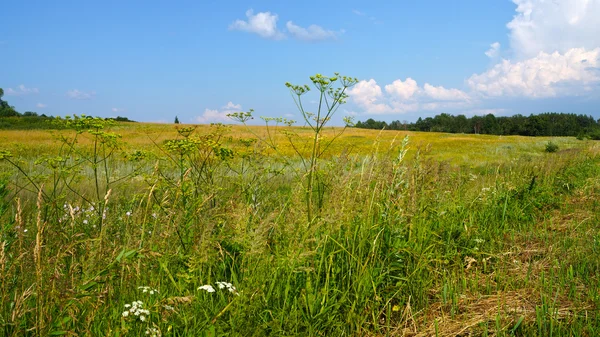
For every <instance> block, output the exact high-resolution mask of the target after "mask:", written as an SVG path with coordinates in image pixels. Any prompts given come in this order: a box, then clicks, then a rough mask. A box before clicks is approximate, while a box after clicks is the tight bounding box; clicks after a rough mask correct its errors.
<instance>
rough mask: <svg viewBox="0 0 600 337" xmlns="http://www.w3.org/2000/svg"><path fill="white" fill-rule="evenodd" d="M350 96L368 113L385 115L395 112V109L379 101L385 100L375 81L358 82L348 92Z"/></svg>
mask: <svg viewBox="0 0 600 337" xmlns="http://www.w3.org/2000/svg"><path fill="white" fill-rule="evenodd" d="M348 95H350V97H351V98H352V100H353V101H354V102H355V103H356V104H357V105H358V106H360V107H361V108H363V109H365V112H367V113H372V114H383V113H390V112H393V111H392V110H393V109H392V108H391V107H390V106H389V105H386V104H383V103H379V102H378V100H380V99H381V98H383V93H382V92H381V87H380V86H379V85H378V84H377V82H376V81H375V80H374V79H370V80H368V81H365V80H362V81H360V82H358V83H357V84H356V85H355V86H354V87H352V88H351V89H350V90H348Z"/></svg>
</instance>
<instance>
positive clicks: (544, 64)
mask: <svg viewBox="0 0 600 337" xmlns="http://www.w3.org/2000/svg"><path fill="white" fill-rule="evenodd" d="M599 65H600V48H596V49H594V50H590V51H587V50H585V49H583V48H573V49H570V50H568V51H567V52H565V53H564V54H561V53H559V52H554V53H552V54H548V53H545V52H540V53H539V54H538V55H537V56H536V57H533V58H530V59H527V60H523V61H510V60H502V62H500V63H498V64H496V65H495V66H494V67H492V68H491V69H489V70H488V71H486V72H484V73H482V74H474V75H472V76H471V77H470V78H469V79H468V80H467V84H468V85H469V87H471V89H473V90H474V91H477V92H480V93H482V94H484V95H487V96H525V97H556V96H568V95H577V94H580V93H581V92H582V90H583V91H586V90H589V88H590V86H591V85H594V84H598V83H600V73H599V72H598V68H599ZM586 88H587V89H586Z"/></svg>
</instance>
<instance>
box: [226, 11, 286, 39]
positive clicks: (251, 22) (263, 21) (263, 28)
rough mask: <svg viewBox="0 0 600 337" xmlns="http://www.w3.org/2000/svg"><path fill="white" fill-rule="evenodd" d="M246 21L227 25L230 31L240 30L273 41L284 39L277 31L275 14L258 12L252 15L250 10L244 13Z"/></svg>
mask: <svg viewBox="0 0 600 337" xmlns="http://www.w3.org/2000/svg"><path fill="white" fill-rule="evenodd" d="M246 17H247V18H248V20H247V21H244V20H236V21H235V22H233V23H232V24H231V25H229V29H230V30H241V31H244V32H249V33H254V34H257V35H259V36H260V37H263V38H266V39H273V40H281V39H283V38H285V34H283V33H282V32H281V31H279V29H277V20H278V19H279V17H278V15H277V14H271V12H259V13H256V14H254V11H253V10H252V9H249V10H247V11H246Z"/></svg>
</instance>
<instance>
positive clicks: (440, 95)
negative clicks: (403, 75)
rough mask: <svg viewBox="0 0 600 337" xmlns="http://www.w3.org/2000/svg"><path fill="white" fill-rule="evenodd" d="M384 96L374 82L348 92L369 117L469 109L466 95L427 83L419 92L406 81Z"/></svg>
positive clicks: (362, 83)
mask: <svg viewBox="0 0 600 337" xmlns="http://www.w3.org/2000/svg"><path fill="white" fill-rule="evenodd" d="M385 91H386V93H387V95H384V93H383V92H382V90H381V87H380V86H379V85H378V84H377V82H376V81H375V80H374V79H370V80H369V81H364V80H363V81H360V82H359V83H358V84H356V85H355V86H354V87H353V88H352V89H350V90H349V91H348V94H349V95H350V97H351V99H352V101H353V102H354V103H356V104H357V105H358V106H359V107H361V108H363V109H364V112H366V113H368V114H388V113H407V112H415V111H419V110H424V111H436V110H440V109H458V108H465V107H468V106H470V105H472V101H471V99H470V97H469V95H468V94H467V93H465V92H463V91H461V90H458V89H454V88H452V89H446V88H444V87H442V86H439V87H435V86H433V85H431V84H429V83H425V85H424V86H423V87H422V88H421V87H419V85H418V84H417V81H415V80H413V79H412V78H410V77H409V78H407V79H406V80H405V81H402V80H395V81H394V82H392V84H388V85H386V86H385Z"/></svg>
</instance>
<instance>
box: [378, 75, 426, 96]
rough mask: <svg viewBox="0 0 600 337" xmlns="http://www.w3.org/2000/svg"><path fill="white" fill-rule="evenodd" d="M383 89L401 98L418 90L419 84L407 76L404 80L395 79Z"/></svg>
mask: <svg viewBox="0 0 600 337" xmlns="http://www.w3.org/2000/svg"><path fill="white" fill-rule="evenodd" d="M385 91H386V92H387V93H388V94H390V95H395V96H397V97H399V98H401V99H409V98H411V97H412V96H413V95H414V94H415V93H416V92H417V91H419V86H418V85H417V81H415V80H413V79H412V78H410V77H408V78H407V79H406V80H405V81H404V82H402V80H395V81H394V82H392V84H388V85H386V86H385Z"/></svg>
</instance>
